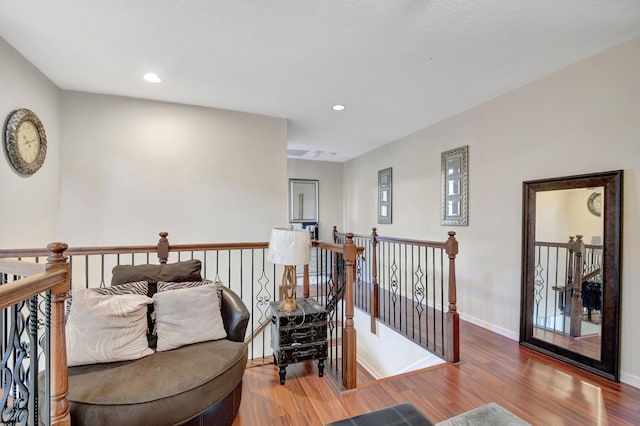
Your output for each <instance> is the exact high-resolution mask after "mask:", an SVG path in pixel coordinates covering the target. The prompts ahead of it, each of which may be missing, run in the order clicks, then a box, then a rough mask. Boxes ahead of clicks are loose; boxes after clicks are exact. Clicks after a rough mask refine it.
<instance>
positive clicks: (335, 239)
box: [331, 225, 338, 244]
mask: <svg viewBox="0 0 640 426" xmlns="http://www.w3.org/2000/svg"><path fill="white" fill-rule="evenodd" d="M331 235H332V236H333V244H338V227H337V226H336V225H333V232H332V233H331Z"/></svg>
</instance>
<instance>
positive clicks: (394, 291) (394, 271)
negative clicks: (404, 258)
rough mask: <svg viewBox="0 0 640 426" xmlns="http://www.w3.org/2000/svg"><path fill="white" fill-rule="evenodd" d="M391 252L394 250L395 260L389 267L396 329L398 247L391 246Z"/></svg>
mask: <svg viewBox="0 0 640 426" xmlns="http://www.w3.org/2000/svg"><path fill="white" fill-rule="evenodd" d="M389 250H392V252H393V260H392V262H391V266H390V267H389V272H390V274H389V282H390V283H391V303H392V304H393V327H396V317H397V303H398V275H397V274H398V265H397V264H396V245H395V244H393V245H390V247H389ZM390 319H391V318H390Z"/></svg>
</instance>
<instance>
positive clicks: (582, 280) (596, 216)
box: [520, 170, 623, 381]
mask: <svg viewBox="0 0 640 426" xmlns="http://www.w3.org/2000/svg"><path fill="white" fill-rule="evenodd" d="M622 176H623V173H622V171H621V170H617V171H611V172H602V173H595V174H588V175H580V176H568V177H561V178H553V179H541V180H535V181H528V182H524V183H523V221H522V223H523V238H522V244H523V247H522V297H521V309H520V343H521V344H522V345H523V346H526V347H529V348H532V349H535V350H537V351H540V352H543V353H545V354H547V355H550V356H552V357H554V358H557V359H560V360H562V361H565V362H568V363H570V364H572V365H575V366H577V367H580V368H583V369H586V370H588V371H591V372H593V373H596V374H599V375H601V376H604V377H607V378H609V379H611V380H615V381H619V357H620V271H621V264H620V263H621V260H620V256H621V247H622V237H621V230H622Z"/></svg>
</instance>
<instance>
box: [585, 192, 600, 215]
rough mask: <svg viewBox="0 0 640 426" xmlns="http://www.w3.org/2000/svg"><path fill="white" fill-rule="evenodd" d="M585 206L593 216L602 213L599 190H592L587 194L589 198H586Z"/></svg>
mask: <svg viewBox="0 0 640 426" xmlns="http://www.w3.org/2000/svg"><path fill="white" fill-rule="evenodd" d="M587 208H588V209H589V211H590V212H591V214H592V215H594V216H598V217H599V216H601V215H602V194H601V193H599V192H594V193H593V194H591V195H589V199H588V200H587Z"/></svg>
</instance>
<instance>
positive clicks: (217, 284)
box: [158, 280, 223, 304]
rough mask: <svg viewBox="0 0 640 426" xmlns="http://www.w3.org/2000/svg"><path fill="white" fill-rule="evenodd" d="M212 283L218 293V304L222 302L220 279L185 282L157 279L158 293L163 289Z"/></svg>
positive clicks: (176, 288)
mask: <svg viewBox="0 0 640 426" xmlns="http://www.w3.org/2000/svg"><path fill="white" fill-rule="evenodd" d="M211 284H214V285H215V287H216V293H217V295H218V304H220V303H222V286H223V284H222V283H221V282H220V281H215V282H214V281H211V280H202V281H185V282H180V283H178V282H168V281H158V293H162V292H164V291H171V290H179V289H183V288H193V287H200V286H203V285H211Z"/></svg>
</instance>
